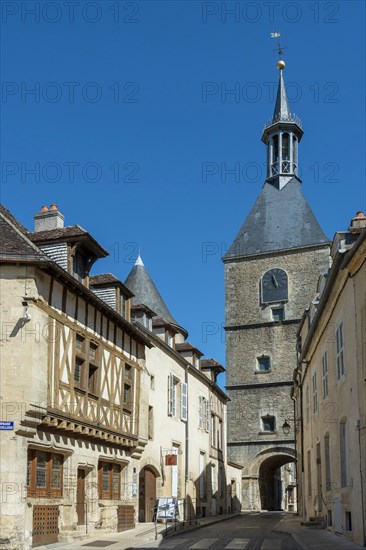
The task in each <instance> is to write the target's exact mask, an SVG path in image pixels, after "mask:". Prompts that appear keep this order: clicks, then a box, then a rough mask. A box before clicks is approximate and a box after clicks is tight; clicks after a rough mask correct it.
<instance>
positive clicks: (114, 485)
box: [98, 461, 121, 500]
mask: <svg viewBox="0 0 366 550" xmlns="http://www.w3.org/2000/svg"><path fill="white" fill-rule="evenodd" d="M98 493H99V498H100V499H110V500H119V499H120V498H121V466H120V465H119V464H113V463H111V462H104V461H100V462H99V464H98Z"/></svg>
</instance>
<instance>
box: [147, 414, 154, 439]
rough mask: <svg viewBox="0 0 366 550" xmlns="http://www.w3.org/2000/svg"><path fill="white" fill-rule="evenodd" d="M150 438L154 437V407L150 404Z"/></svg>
mask: <svg viewBox="0 0 366 550" xmlns="http://www.w3.org/2000/svg"><path fill="white" fill-rule="evenodd" d="M148 438H149V439H153V438H154V408H153V407H151V406H149V417H148Z"/></svg>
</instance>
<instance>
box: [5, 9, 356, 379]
mask: <svg viewBox="0 0 366 550" xmlns="http://www.w3.org/2000/svg"><path fill="white" fill-rule="evenodd" d="M1 8H2V21H3V23H2V26H3V33H2V46H3V47H2V80H3V88H2V97H1V102H2V103H1V107H2V112H3V124H2V138H3V139H2V150H1V152H2V191H1V201H2V202H3V204H4V205H5V206H6V207H7V208H9V209H10V210H11V211H12V213H13V214H14V215H15V216H16V217H17V218H19V220H20V221H21V222H22V223H24V224H25V225H26V226H27V227H29V228H32V227H33V215H34V213H35V212H36V211H38V210H39V209H40V207H41V206H42V205H43V204H46V205H49V204H51V203H56V204H58V205H59V208H60V210H61V211H62V212H63V213H64V215H65V221H66V223H67V225H72V224H76V223H77V224H80V225H82V226H83V227H85V228H86V229H87V230H89V231H90V232H91V233H92V235H93V236H94V237H95V238H96V239H97V240H98V241H99V242H100V243H101V244H102V245H103V246H105V248H107V249H108V250H109V251H110V252H111V255H110V256H109V257H108V258H107V259H105V260H103V261H100V262H99V263H98V264H96V265H95V268H94V272H99V273H100V272H107V271H108V272H109V271H111V272H113V273H114V274H115V275H116V276H118V277H119V278H121V279H122V280H124V279H125V278H126V276H127V274H128V273H129V271H130V269H131V268H132V265H133V262H134V260H135V258H136V254H137V246H140V247H141V255H142V258H143V261H144V263H145V265H146V266H147V268H148V270H149V271H150V274H151V276H152V277H153V279H154V281H155V283H156V285H157V286H158V288H159V290H160V292H161V294H162V295H163V297H164V299H165V301H166V303H167V305H168V307H169V308H170V310H171V312H172V314H173V316H174V317H175V318H176V319H177V320H178V322H179V323H180V324H182V325H183V326H184V327H186V328H187V329H188V331H189V333H190V336H189V340H190V341H191V342H192V343H194V344H195V345H196V346H197V347H199V348H200V349H202V351H203V352H204V353H205V354H206V355H207V356H208V357H211V356H213V357H215V358H216V359H217V360H219V361H221V362H222V363H225V346H224V341H223V335H222V334H221V330H220V329H219V327H221V325H222V323H223V320H224V276H223V264H222V262H221V256H222V254H223V253H224V252H225V250H226V249H227V247H228V246H230V244H231V242H232V240H233V239H234V237H235V235H236V232H237V231H238V229H239V227H240V225H241V224H242V222H243V220H244V218H245V217H246V215H247V214H248V212H249V210H250V208H251V206H252V204H253V202H254V200H255V198H256V196H257V195H258V193H259V192H260V189H261V187H262V185H263V182H264V178H265V149H264V145H263V144H262V143H261V140H260V138H261V132H262V129H263V125H264V123H265V122H266V121H267V120H268V119H269V118H270V117H271V115H272V112H273V101H274V100H273V97H272V94H273V87H274V85H275V83H277V79H278V71H277V70H276V68H275V63H276V60H277V54H276V53H275V52H274V51H273V49H274V48H275V46H276V41H275V40H274V39H271V38H270V33H271V32H275V31H281V34H282V38H281V40H282V42H283V44H284V45H285V46H286V47H287V49H286V50H285V53H284V58H285V60H286V63H287V67H286V69H285V80H286V83H287V84H288V95H289V98H290V100H291V99H292V104H291V106H292V110H293V111H294V112H295V113H296V114H298V115H299V116H300V117H301V119H302V122H303V128H304V131H305V134H304V137H303V140H302V142H301V144H300V150H299V157H300V163H301V170H302V179H303V191H304V193H305V195H306V197H307V199H308V201H309V203H310V204H311V206H312V208H313V210H314V212H315V214H316V216H317V218H318V220H319V222H320V224H321V225H322V227H323V229H324V231H325V233H326V234H327V235H328V237H330V238H332V237H333V235H334V233H335V231H337V230H342V229H346V228H347V227H348V224H349V221H350V219H351V217H352V216H354V215H355V213H356V211H357V210H359V209H364V208H365V129H364V120H365V102H364V97H365V33H364V29H365V3H364V2H362V1H352V0H348V1H347V2H322V1H320V2H316V1H315V2H310V1H309V2H268V3H263V2H199V1H188V2H178V1H171V2H158V1H156V2H155V1H146V2H123V1H120V2H118V1H116V0H115V1H109V0H103V1H99V2H88V1H83V0H80V1H79V2H76V3H73V2H63V1H59V2H55V1H54V2H48V1H44V2H33V1H28V2H15V1H9V2H8V1H3V2H2V4H1ZM233 8H234V9H235V10H236V12H235V13H229V10H230V9H233ZM32 11H33V13H31V12H32ZM31 89H33V90H35V92H34V93H33V94H31V93H28V91H29V90H31ZM233 89H236V95H235V94H225V91H226V92H227V91H229V90H233ZM238 93H239V95H238ZM205 163H210V164H208V165H207V164H205ZM235 165H236V167H237V168H238V167H239V169H240V172H241V174H240V176H239V177H235V175H232V174H231V175H230V174H229V173H226V174H225V167H226V169H227V170H230V169H233V167H234V166H235ZM32 168H33V169H35V171H36V173H35V174H34V173H33V174H32V173H30V172H28V171H27V170H30V169H32ZM207 170H210V171H211V172H212V173H211V172H210V173H208V172H207ZM236 179H237V180H239V181H236ZM95 180H96V181H95ZM115 180H117V181H115ZM208 243H209V244H208ZM131 262H132V263H131ZM207 323H208V325H207ZM205 327H206V329H208V331H210V332H215V334H211V335H208V336H207V335H205ZM206 332H207V331H206ZM220 383H221V384H224V379H223V378H222V380H220Z"/></svg>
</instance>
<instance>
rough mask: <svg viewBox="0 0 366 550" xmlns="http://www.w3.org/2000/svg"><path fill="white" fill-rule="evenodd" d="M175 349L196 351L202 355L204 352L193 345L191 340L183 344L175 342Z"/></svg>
mask: <svg viewBox="0 0 366 550" xmlns="http://www.w3.org/2000/svg"><path fill="white" fill-rule="evenodd" d="M175 349H176V350H177V351H195V352H196V355H199V356H200V357H202V355H203V353H202V351H201V350H199V349H198V348H196V346H193V344H191V343H190V342H182V343H181V344H175Z"/></svg>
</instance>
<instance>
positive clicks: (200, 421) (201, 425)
mask: <svg viewBox="0 0 366 550" xmlns="http://www.w3.org/2000/svg"><path fill="white" fill-rule="evenodd" d="M202 404H203V397H201V396H199V398H198V427H199V428H203V411H202Z"/></svg>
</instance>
